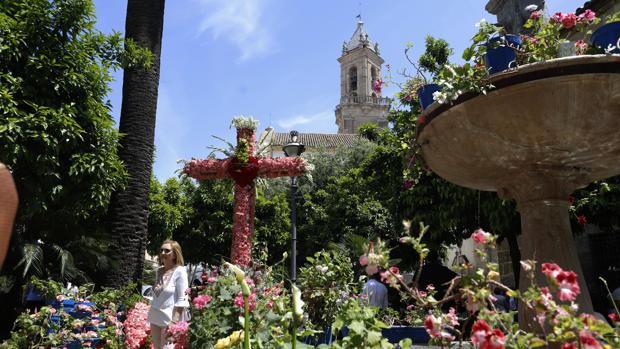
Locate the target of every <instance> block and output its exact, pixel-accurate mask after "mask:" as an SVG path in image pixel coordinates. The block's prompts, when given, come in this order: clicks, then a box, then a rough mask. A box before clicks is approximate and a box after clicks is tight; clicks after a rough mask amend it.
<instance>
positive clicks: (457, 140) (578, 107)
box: [418, 55, 620, 326]
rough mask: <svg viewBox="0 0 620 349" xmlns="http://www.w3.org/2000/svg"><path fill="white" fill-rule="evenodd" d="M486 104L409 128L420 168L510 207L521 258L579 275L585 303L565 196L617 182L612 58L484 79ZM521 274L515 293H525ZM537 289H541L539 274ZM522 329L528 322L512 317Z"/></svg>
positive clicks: (619, 91)
mask: <svg viewBox="0 0 620 349" xmlns="http://www.w3.org/2000/svg"><path fill="white" fill-rule="evenodd" d="M490 82H491V83H492V84H493V85H494V86H495V87H496V88H495V89H493V90H492V91H491V92H490V93H488V94H487V95H486V96H484V95H476V94H472V93H470V94H466V95H462V96H460V97H459V98H458V99H457V100H456V101H455V102H454V103H453V104H452V105H439V104H437V103H435V104H433V105H432V106H430V107H429V108H428V109H427V110H426V111H425V112H424V114H423V115H424V116H425V118H426V123H425V124H424V125H421V126H420V127H419V128H418V143H419V145H420V146H421V149H422V155H423V157H424V159H425V161H426V163H427V164H428V166H429V167H430V168H431V169H432V170H433V171H434V172H435V173H437V174H438V175H439V176H441V177H443V178H444V179H446V180H448V181H450V182H452V183H455V184H458V185H461V186H464V187H468V188H473V189H479V190H487V191H496V192H497V193H498V195H499V196H500V197H504V198H511V199H515V200H516V202H517V209H518V211H519V212H520V214H521V233H522V235H523V236H522V239H521V242H522V244H521V246H520V247H521V257H522V259H535V260H538V261H543V262H555V263H557V264H559V265H560V266H561V267H562V268H564V269H567V270H573V271H575V272H576V273H577V274H578V275H579V285H580V288H581V294H580V295H579V297H578V299H577V301H578V302H579V304H580V306H581V310H582V311H584V312H592V302H591V300H590V295H589V292H588V287H587V285H586V283H585V281H584V277H583V272H582V269H581V266H580V263H579V259H578V257H577V251H576V248H575V245H574V242H573V237H572V232H571V226H570V223H569V202H568V197H569V195H570V194H571V193H572V192H573V191H575V190H576V189H578V188H582V187H585V186H587V185H588V184H589V183H591V182H592V181H596V180H600V179H604V178H608V177H611V176H615V175H618V174H620V56H617V55H616V56H604V55H600V56H580V57H569V58H561V59H556V60H552V61H547V62H542V63H535V64H529V65H525V66H521V67H519V68H518V69H516V70H514V71H509V72H505V73H500V74H496V75H494V76H492V77H491V78H490ZM524 274H525V273H521V275H522V277H521V280H520V286H521V289H522V290H524V289H525V288H527V286H528V281H527V280H525V279H524V278H525V276H524ZM537 281H538V282H539V284H542V285H545V284H546V281H545V278H544V275H542V274H541V273H538V275H537ZM519 313H520V318H519V322H520V324H521V325H522V326H524V325H525V324H527V323H529V322H530V319H528V318H526V316H527V315H526V313H525V312H524V311H520V312H519Z"/></svg>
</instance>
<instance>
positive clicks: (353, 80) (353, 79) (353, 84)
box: [349, 66, 357, 93]
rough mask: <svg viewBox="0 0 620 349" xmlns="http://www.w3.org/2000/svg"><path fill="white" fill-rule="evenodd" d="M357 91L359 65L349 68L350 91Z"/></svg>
mask: <svg viewBox="0 0 620 349" xmlns="http://www.w3.org/2000/svg"><path fill="white" fill-rule="evenodd" d="M354 91H357V67H356V66H352V67H351V68H349V92H351V93H352V92H354Z"/></svg>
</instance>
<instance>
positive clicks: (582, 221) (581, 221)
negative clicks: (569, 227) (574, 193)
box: [577, 214, 588, 225]
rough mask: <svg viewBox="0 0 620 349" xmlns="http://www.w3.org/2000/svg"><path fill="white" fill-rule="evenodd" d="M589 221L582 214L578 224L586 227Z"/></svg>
mask: <svg viewBox="0 0 620 349" xmlns="http://www.w3.org/2000/svg"><path fill="white" fill-rule="evenodd" d="M587 222H588V221H587V220H586V216H584V215H582V214H580V215H579V216H577V223H579V224H580V225H586V223H587Z"/></svg>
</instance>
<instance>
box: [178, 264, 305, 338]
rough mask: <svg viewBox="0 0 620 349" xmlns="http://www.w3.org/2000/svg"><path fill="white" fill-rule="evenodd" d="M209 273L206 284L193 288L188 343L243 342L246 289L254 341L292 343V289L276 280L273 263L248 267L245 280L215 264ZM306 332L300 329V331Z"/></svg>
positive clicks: (251, 333) (250, 326) (248, 322)
mask: <svg viewBox="0 0 620 349" xmlns="http://www.w3.org/2000/svg"><path fill="white" fill-rule="evenodd" d="M206 275H208V276H207V277H206V281H207V282H206V283H205V285H203V286H198V287H197V288H196V289H195V290H194V291H193V294H194V295H195V296H194V298H193V299H192V307H191V313H192V321H191V324H190V325H189V329H188V341H187V342H188V347H191V348H209V347H214V346H215V347H218V348H227V347H231V346H233V345H236V344H237V343H241V342H242V341H243V338H244V336H245V332H246V331H245V330H244V327H245V325H246V321H245V320H244V296H245V295H244V293H247V300H248V310H249V321H247V326H248V328H249V331H247V332H248V333H249V336H250V342H251V343H252V345H253V346H258V347H276V346H277V345H281V344H283V343H289V345H290V343H291V341H292V340H291V335H290V333H289V332H290V331H289V329H290V328H291V325H292V322H293V317H294V313H295V312H294V311H293V310H292V309H291V306H292V301H291V298H290V292H289V291H288V290H287V288H286V287H285V286H284V282H283V281H278V280H277V278H276V277H275V275H274V270H273V269H272V268H271V267H260V268H257V269H255V270H252V269H246V270H245V272H244V276H243V279H242V280H243V281H244V282H239V280H238V277H237V276H236V275H235V274H234V273H233V272H232V271H231V270H230V268H216V269H213V270H210V271H208V272H207V273H206ZM244 284H245V285H247V286H244ZM245 287H247V289H246V291H245V292H244V288H245ZM305 334H306V332H304V331H302V332H300V335H305ZM278 343H279V344H278Z"/></svg>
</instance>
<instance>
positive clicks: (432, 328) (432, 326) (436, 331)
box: [424, 314, 454, 341]
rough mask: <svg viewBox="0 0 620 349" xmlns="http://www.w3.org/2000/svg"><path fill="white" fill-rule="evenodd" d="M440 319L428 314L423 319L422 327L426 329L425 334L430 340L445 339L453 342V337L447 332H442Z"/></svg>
mask: <svg viewBox="0 0 620 349" xmlns="http://www.w3.org/2000/svg"><path fill="white" fill-rule="evenodd" d="M441 320H442V319H441V317H435V316H434V315H432V314H429V315H428V316H427V317H426V319H424V327H425V328H426V332H427V333H428V335H429V336H431V338H440V339H446V340H449V341H452V340H454V336H453V335H451V334H450V333H449V332H446V331H442V327H443V325H442V321H441Z"/></svg>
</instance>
